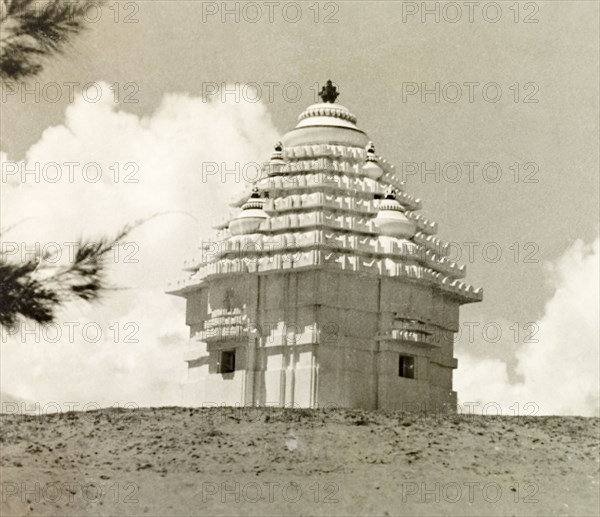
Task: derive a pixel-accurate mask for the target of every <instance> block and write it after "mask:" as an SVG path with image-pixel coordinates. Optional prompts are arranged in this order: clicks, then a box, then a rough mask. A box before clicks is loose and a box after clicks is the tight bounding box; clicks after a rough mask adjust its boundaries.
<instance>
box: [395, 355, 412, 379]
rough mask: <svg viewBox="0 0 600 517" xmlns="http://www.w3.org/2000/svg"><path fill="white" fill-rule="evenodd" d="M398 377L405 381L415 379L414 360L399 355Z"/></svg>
mask: <svg viewBox="0 0 600 517" xmlns="http://www.w3.org/2000/svg"><path fill="white" fill-rule="evenodd" d="M398 375H399V376H400V377H406V378H407V379H414V378H415V358H414V357H412V356H410V355H401V356H400V363H399V365H398Z"/></svg>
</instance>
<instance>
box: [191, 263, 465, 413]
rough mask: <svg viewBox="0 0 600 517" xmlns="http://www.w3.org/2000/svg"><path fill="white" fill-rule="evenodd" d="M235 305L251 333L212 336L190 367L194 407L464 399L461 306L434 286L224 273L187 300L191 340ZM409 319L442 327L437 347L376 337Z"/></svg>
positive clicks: (330, 274) (337, 276)
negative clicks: (458, 371) (404, 365)
mask: <svg viewBox="0 0 600 517" xmlns="http://www.w3.org/2000/svg"><path fill="white" fill-rule="evenodd" d="M233 309H235V310H239V311H241V314H242V315H243V317H244V318H245V320H244V321H245V322H246V323H248V324H250V328H251V329H252V331H251V332H249V333H247V334H242V335H233V336H232V337H231V338H229V339H220V338H219V339H217V338H215V337H214V336H212V335H211V334H210V333H209V334H207V335H208V338H206V339H207V340H208V344H207V345H206V347H205V350H201V351H200V352H198V354H199V356H198V358H197V359H195V360H192V361H190V362H189V363H188V364H189V371H188V384H187V385H186V402H185V403H186V404H190V405H203V404H204V405H207V404H208V405H210V404H218V405H220V404H225V405H236V404H237V405H243V404H246V405H250V404H254V405H281V406H284V405H287V406H291V405H294V406H295V407H314V406H316V405H318V406H321V407H323V406H328V407H332V406H338V407H354V408H368V409H374V408H382V409H405V408H406V407H407V406H408V405H414V404H426V405H427V406H428V407H429V406H439V405H441V404H448V403H450V404H455V402H456V394H455V393H454V392H453V391H452V369H453V367H455V364H456V361H455V360H454V359H453V342H452V339H453V334H452V333H453V330H454V329H455V328H457V325H458V302H456V301H453V300H452V299H450V298H448V297H444V296H442V295H440V294H439V292H438V291H437V290H434V289H432V288H431V287H429V286H427V285H422V284H419V283H417V282H407V281H405V280H400V279H393V278H391V279H390V278H382V277H375V276H368V275H364V276H363V275H356V274H353V275H349V274H347V273H343V272H337V271H327V270H306V271H290V272H285V273H283V272H279V273H277V274H264V275H260V276H258V275H250V274H248V275H231V276H222V277H217V278H215V279H213V280H211V281H210V282H209V283H208V284H205V286H203V287H202V288H200V289H198V290H196V291H193V292H191V293H189V295H188V305H187V322H188V325H190V328H191V333H192V336H194V334H195V332H197V331H199V330H202V329H203V328H204V326H205V322H206V321H211V318H213V320H214V315H215V314H220V312H219V311H221V312H223V311H231V310H233ZM227 314H229V312H227V313H226V315H225V316H226V317H227ZM403 319H406V320H413V319H414V320H419V321H424V322H427V324H429V325H431V326H432V328H435V329H436V332H435V334H434V335H433V336H432V338H431V339H432V341H433V344H431V345H426V344H423V343H409V342H405V341H398V340H397V339H396V340H394V339H392V338H390V339H387V338H386V339H382V338H381V337H380V338H379V339H376V336H377V335H378V334H380V333H381V331H382V330H385V329H387V328H389V327H391V326H393V325H394V322H397V321H398V320H403ZM219 321H221V320H219ZM193 346H197V344H196V345H194V338H193V337H192V340H191V345H190V347H192V348H193ZM233 348H235V350H236V371H235V372H233V373H225V374H221V373H218V360H219V352H220V351H222V350H231V349H233ZM400 354H403V355H410V356H412V357H415V367H416V378H415V379H408V378H404V377H400V376H399V373H398V364H399V356H400ZM192 355H193V354H192ZM194 357H195V356H194Z"/></svg>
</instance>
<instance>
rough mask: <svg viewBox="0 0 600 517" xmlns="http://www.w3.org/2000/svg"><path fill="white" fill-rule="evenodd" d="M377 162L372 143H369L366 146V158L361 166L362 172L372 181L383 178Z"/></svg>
mask: <svg viewBox="0 0 600 517" xmlns="http://www.w3.org/2000/svg"><path fill="white" fill-rule="evenodd" d="M377 161H378V160H377V156H375V146H374V145H373V142H369V145H367V157H366V158H365V163H364V165H363V166H362V171H363V172H364V173H365V174H366V175H367V176H368V177H369V178H371V179H373V180H377V179H379V178H381V176H383V170H382V168H381V167H380V166H379V164H378V163H377Z"/></svg>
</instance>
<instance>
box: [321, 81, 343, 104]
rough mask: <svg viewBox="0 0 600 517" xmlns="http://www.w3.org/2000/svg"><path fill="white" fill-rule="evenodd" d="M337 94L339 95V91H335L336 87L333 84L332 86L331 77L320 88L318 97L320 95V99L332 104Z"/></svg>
mask: <svg viewBox="0 0 600 517" xmlns="http://www.w3.org/2000/svg"><path fill="white" fill-rule="evenodd" d="M338 96H339V92H338V91H337V88H336V87H335V86H333V83H332V82H331V79H329V80H328V81H327V82H326V83H325V86H323V88H321V91H320V93H319V97H321V100H322V101H323V102H331V103H332V104H333V103H334V102H335V100H336V99H337V98H338Z"/></svg>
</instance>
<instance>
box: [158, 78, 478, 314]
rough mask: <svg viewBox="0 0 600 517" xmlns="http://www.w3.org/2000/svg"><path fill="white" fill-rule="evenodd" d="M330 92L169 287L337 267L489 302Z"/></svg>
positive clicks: (303, 119)
mask: <svg viewBox="0 0 600 517" xmlns="http://www.w3.org/2000/svg"><path fill="white" fill-rule="evenodd" d="M326 88H328V90H326ZM326 88H324V90H323V92H322V98H323V100H324V102H322V103H318V104H314V105H312V106H309V107H308V108H307V109H306V110H305V111H304V112H303V113H302V114H301V115H300V117H299V122H298V124H297V126H296V128H294V129H293V130H292V131H290V132H288V133H287V134H286V135H285V136H284V137H283V140H282V142H278V143H277V144H276V145H275V151H274V153H273V155H272V156H271V159H270V161H268V162H267V163H265V164H264V167H263V174H262V177H261V179H259V180H258V181H257V182H256V183H255V184H254V185H253V186H252V190H251V191H250V190H249V191H248V193H247V194H246V195H244V196H243V197H242V198H240V199H239V200H238V201H236V202H235V203H233V205H232V206H233V207H235V208H238V209H240V208H241V210H240V212H239V215H238V216H237V217H235V218H233V219H228V220H225V221H223V223H222V224H219V225H218V226H217V227H216V229H217V230H218V232H217V234H216V235H215V236H214V238H213V239H211V240H210V241H204V242H203V245H202V248H201V253H200V256H199V257H196V258H193V259H192V260H190V261H187V262H186V263H185V266H184V271H186V273H187V276H186V277H185V278H183V279H181V280H180V281H179V282H176V283H174V284H172V285H171V286H170V289H169V291H170V292H172V293H174V294H184V293H185V292H186V291H187V290H191V289H194V288H195V287H197V286H199V285H201V284H202V283H203V282H205V281H206V280H207V279H209V278H211V277H213V276H214V275H232V274H243V273H252V272H270V271H278V270H290V269H292V270H293V269H299V268H334V269H340V270H346V271H351V272H355V273H357V274H367V275H384V276H393V277H401V278H404V279H406V280H407V281H415V282H422V283H425V284H429V285H432V286H434V287H436V288H438V289H440V290H442V291H443V292H445V293H447V294H449V295H452V296H455V297H457V298H459V299H460V301H461V303H468V302H475V301H479V300H481V299H482V297H483V293H482V290H481V289H474V288H473V287H472V286H471V285H468V284H466V283H464V282H463V281H462V280H461V279H462V278H464V276H465V266H462V265H459V264H457V263H455V262H453V261H451V260H450V259H448V248H449V245H448V244H447V243H444V242H443V241H441V240H440V239H438V238H437V237H434V235H435V234H436V233H437V224H436V223H434V222H432V221H429V220H427V219H426V218H425V217H423V216H422V215H420V214H418V213H417V211H418V210H420V208H421V200H420V199H416V198H415V197H413V196H411V195H410V194H409V193H407V192H405V191H404V187H405V186H404V183H403V182H402V181H400V179H399V178H398V177H397V175H396V174H395V171H394V166H393V165H391V164H389V163H388V162H387V161H386V160H384V159H383V158H382V157H381V156H378V155H377V154H376V153H375V149H374V146H373V144H372V143H371V142H370V141H369V138H368V137H367V135H366V134H365V133H364V132H363V131H361V130H360V129H359V128H358V127H357V126H356V117H355V116H354V115H353V114H352V113H350V111H349V110H348V109H347V108H345V107H344V106H341V105H339V104H333V101H334V100H335V98H336V97H337V92H335V88H333V91H332V90H331V88H332V86H331V85H330V83H329V84H328V86H327V87H326ZM332 99H333V100H332Z"/></svg>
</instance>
